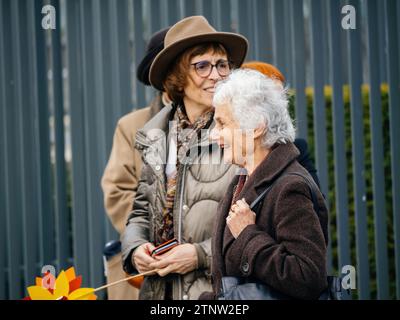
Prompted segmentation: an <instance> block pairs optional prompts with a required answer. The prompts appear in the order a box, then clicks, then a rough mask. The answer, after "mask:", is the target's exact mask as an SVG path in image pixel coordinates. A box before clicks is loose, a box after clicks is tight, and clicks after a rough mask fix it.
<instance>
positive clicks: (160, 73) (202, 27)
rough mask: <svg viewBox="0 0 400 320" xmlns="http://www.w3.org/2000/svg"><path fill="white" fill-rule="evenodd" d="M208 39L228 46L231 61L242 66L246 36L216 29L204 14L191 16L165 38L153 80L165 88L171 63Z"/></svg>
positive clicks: (156, 59)
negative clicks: (165, 80)
mask: <svg viewBox="0 0 400 320" xmlns="http://www.w3.org/2000/svg"><path fill="white" fill-rule="evenodd" d="M205 42H217V43H220V44H222V45H223V46H224V48H225V49H226V50H227V52H228V55H229V58H230V61H231V62H232V63H233V64H234V65H235V67H240V66H241V64H242V62H243V61H244V59H245V58H246V54H247V48H248V42H247V39H246V38H245V37H244V36H242V35H240V34H236V33H231V32H218V31H216V30H215V29H214V28H213V27H212V26H211V25H210V24H209V23H208V21H207V20H206V18H204V17H203V16H192V17H187V18H185V19H182V20H181V21H179V22H177V23H176V24H174V25H173V26H172V27H171V28H170V29H169V31H168V32H167V34H166V36H165V39H164V49H163V50H162V51H161V52H160V53H159V54H158V55H157V56H156V57H155V59H154V61H153V63H152V64H151V67H150V76H149V79H150V83H151V85H152V86H153V87H155V88H156V89H158V90H161V91H162V90H163V81H164V79H165V77H166V73H167V71H168V69H169V67H170V65H171V63H172V62H173V61H174V60H175V59H176V58H177V57H178V55H179V54H181V53H182V52H183V51H185V50H186V49H189V48H190V47H193V46H195V45H198V44H201V43H205Z"/></svg>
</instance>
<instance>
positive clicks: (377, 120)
mask: <svg viewBox="0 0 400 320" xmlns="http://www.w3.org/2000/svg"><path fill="white" fill-rule="evenodd" d="M377 10H378V4H377V1H376V0H370V1H368V3H367V20H368V24H367V25H368V28H367V29H368V31H367V34H368V46H367V52H368V68H369V84H370V90H369V107H370V121H371V153H372V187H373V197H374V202H373V203H374V221H375V233H374V234H375V257H376V272H377V284H378V299H388V298H389V278H388V257H387V248H388V247H387V225H386V205H385V179H384V176H385V173H384V167H383V165H382V164H383V162H384V161H383V148H382V146H383V138H382V106H381V89H380V75H379V64H377V63H376V62H377V61H379V52H378V43H379V40H378V27H377V23H378V21H377V18H376V13H377Z"/></svg>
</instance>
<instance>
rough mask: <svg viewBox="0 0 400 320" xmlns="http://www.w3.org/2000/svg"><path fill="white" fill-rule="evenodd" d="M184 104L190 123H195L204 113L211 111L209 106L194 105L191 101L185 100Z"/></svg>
mask: <svg viewBox="0 0 400 320" xmlns="http://www.w3.org/2000/svg"><path fill="white" fill-rule="evenodd" d="M183 103H184V105H185V110H186V114H187V116H188V118H189V121H190V123H194V122H195V121H196V120H197V119H198V118H199V117H200V116H201V115H202V114H203V113H205V112H206V111H208V110H210V109H211V107H207V106H200V105H194V104H193V103H191V101H186V100H185V99H183Z"/></svg>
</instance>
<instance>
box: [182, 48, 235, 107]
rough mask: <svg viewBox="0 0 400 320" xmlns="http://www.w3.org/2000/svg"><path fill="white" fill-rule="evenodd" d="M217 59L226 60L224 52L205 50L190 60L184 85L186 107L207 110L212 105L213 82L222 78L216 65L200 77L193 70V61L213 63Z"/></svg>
mask: <svg viewBox="0 0 400 320" xmlns="http://www.w3.org/2000/svg"><path fill="white" fill-rule="evenodd" d="M219 60H228V58H227V56H226V54H221V53H215V52H213V51H209V52H206V53H205V54H202V55H197V56H194V57H193V58H192V59H191V61H190V69H189V72H188V75H187V83H186V86H185V87H184V98H183V101H184V104H185V107H186V108H188V107H189V108H198V109H200V110H207V109H209V108H211V107H212V99H213V96H214V92H215V84H216V83H217V82H218V81H219V80H222V79H223V77H221V76H220V75H219V73H218V72H217V69H216V67H213V68H212V71H211V73H210V74H209V76H208V77H205V78H202V77H200V76H199V75H198V74H197V73H196V70H195V66H194V65H193V64H194V63H197V62H200V61H209V62H211V63H212V64H213V65H215V64H216V63H217V62H218V61H219Z"/></svg>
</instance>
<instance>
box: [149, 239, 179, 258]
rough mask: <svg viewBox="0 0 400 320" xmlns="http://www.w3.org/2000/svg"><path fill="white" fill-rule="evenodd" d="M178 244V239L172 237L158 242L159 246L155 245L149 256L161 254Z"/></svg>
mask: <svg viewBox="0 0 400 320" xmlns="http://www.w3.org/2000/svg"><path fill="white" fill-rule="evenodd" d="M178 244H179V241H178V240H177V239H176V238H173V239H171V240H168V241H166V242H164V243H162V244H160V245H159V246H157V247H155V248H154V250H153V251H152V252H151V256H152V257H154V256H158V255H161V254H163V253H165V252H167V251H169V250H171V249H172V248H174V247H176V246H177V245H178Z"/></svg>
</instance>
